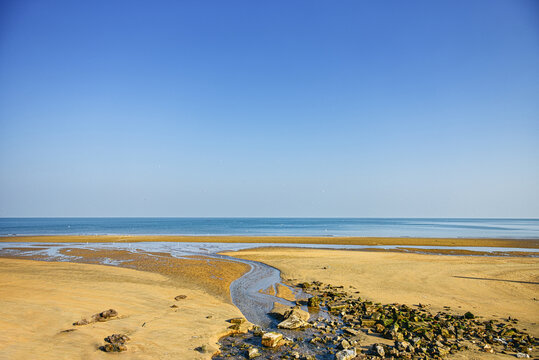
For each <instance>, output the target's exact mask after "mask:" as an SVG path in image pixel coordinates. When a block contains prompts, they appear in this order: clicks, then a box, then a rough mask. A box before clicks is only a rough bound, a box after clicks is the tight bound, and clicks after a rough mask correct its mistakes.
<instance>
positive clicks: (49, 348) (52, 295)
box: [0, 259, 241, 360]
mask: <svg viewBox="0 0 539 360" xmlns="http://www.w3.org/2000/svg"><path fill="white" fill-rule="evenodd" d="M180 294H184V295H187V298H186V299H185V300H180V301H175V300H174V297H175V296H176V295H180ZM173 304H176V305H177V306H178V308H177V309H173V308H170V306H171V305H173ZM109 308H113V309H115V310H117V311H118V313H119V315H120V319H117V320H112V321H108V322H103V323H95V324H90V325H85V326H77V327H75V326H73V325H72V323H73V322H74V321H77V320H79V319H81V318H83V317H90V316H91V315H92V314H95V313H97V312H100V311H103V310H106V309H109ZM207 316H212V318H211V319H208V318H206V317H207ZM238 316H241V313H240V311H239V310H238V309H237V308H236V307H234V306H233V305H231V304H230V303H228V302H225V301H223V300H220V299H218V298H216V297H214V296H211V295H209V294H207V293H206V292H204V291H202V290H196V289H192V288H182V287H181V286H179V284H178V281H175V280H171V279H170V278H169V277H166V276H163V275H160V274H156V273H150V272H143V271H137V270H132V269H125V268H118V267H111V266H102V265H88V264H73V263H53V262H39V261H31V260H14V259H0V329H1V332H0V359H55V360H57V359H111V358H117V357H121V358H125V359H208V358H210V356H211V352H210V353H206V354H200V353H199V352H196V351H194V348H196V347H198V346H201V345H207V346H208V347H209V349H210V350H216V349H217V345H216V342H217V340H218V337H219V335H220V334H222V333H223V331H224V329H226V328H227V326H228V325H230V324H228V323H226V321H225V320H227V319H229V318H232V317H238ZM143 324H145V325H144V326H142V325H143ZM72 328H75V329H76V330H75V331H73V332H68V333H60V332H61V331H62V330H66V329H72ZM113 333H126V334H128V335H129V336H130V337H131V341H130V342H129V343H128V344H127V346H128V351H127V352H126V353H122V354H119V355H114V354H107V353H103V352H101V351H99V350H98V346H100V345H102V344H104V342H103V338H104V337H106V336H108V335H111V334H113Z"/></svg>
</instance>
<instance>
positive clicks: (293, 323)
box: [277, 314, 311, 330]
mask: <svg viewBox="0 0 539 360" xmlns="http://www.w3.org/2000/svg"><path fill="white" fill-rule="evenodd" d="M310 325H311V324H309V323H308V322H307V321H305V320H303V319H300V318H299V317H297V316H296V315H295V314H294V315H291V316H290V317H288V318H286V319H285V320H283V321H281V322H280V323H279V324H278V325H277V327H278V328H279V329H289V330H294V329H299V328H304V327H308V326H310Z"/></svg>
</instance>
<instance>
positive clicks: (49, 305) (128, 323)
mask: <svg viewBox="0 0 539 360" xmlns="http://www.w3.org/2000/svg"><path fill="white" fill-rule="evenodd" d="M68 238H69V241H67V240H68V239H66V238H64V237H62V238H61V239H60V240H61V241H63V242H73V240H74V239H73V237H68ZM85 238H88V237H80V238H79V240H80V241H85V240H83V239H85ZM92 238H93V240H94V241H95V242H107V241H118V238H111V237H92ZM38 239H40V242H43V243H45V241H43V237H38ZM53 239H54V238H48V239H47V241H50V242H52V241H53ZM157 239H162V237H156V238H155V241H158V240H157ZM220 239H221V238H217V239H214V241H217V240H220ZM234 239H235V240H237V238H233V239H232V238H231V239H229V240H230V241H232V240H234ZM305 239H307V238H305ZM309 239H310V238H309ZM4 240H5V239H4ZM138 240H140V241H143V240H145V239H142V238H140V239H138ZM189 240H190V241H191V240H192V239H191V237H189ZM284 240H286V239H281V241H284ZM315 240H316V241H320V242H323V241H327V240H328V239H326V238H322V239H315ZM417 240H418V241H417V242H415V243H414V242H413V241H412V243H413V244H415V245H418V244H425V243H428V244H432V242H427V240H425V239H417ZM177 241H179V240H177ZM294 241H297V238H295V239H294ZM305 241H307V240H305ZM309 241H311V240H309ZM348 241H352V240H350V239H349V240H348ZM354 241H358V240H357V239H356V240H354ZM361 241H367V242H373V243H374V242H376V243H380V242H381V241H382V240H380V239H379V238H378V239H376V240H374V239H369V240H365V239H363V240H361ZM384 241H386V242H387V243H392V242H393V243H400V242H402V241H403V240H402V239H386V240H384ZM450 241H456V242H459V241H460V243H461V244H462V243H464V242H465V241H468V243H469V242H470V241H471V240H460V239H458V240H447V239H441V240H437V241H435V242H436V243H438V244H440V243H443V244H447V243H448V242H450ZM505 242H507V241H505V240H500V244H501V243H505ZM494 243H496V241H495V242H494ZM527 244H529V245H530V246H536V243H535V242H534V241H529V240H528V241H527ZM29 245H30V244H29ZM51 245H54V244H51ZM410 245H411V244H410ZM412 246H413V245H412ZM491 246H492V245H491ZM494 246H495V245H494ZM504 246H506V245H505V244H504ZM21 249H22V250H25V247H23V248H21ZM28 249H35V247H28ZM61 252H62V253H63V254H65V255H70V256H77V260H76V261H77V262H80V263H66V262H42V261H35V260H27V259H32V258H35V256H25V255H24V252H23V253H21V254H19V255H18V256H17V259H15V258H10V259H8V258H3V259H0V285H1V286H0V309H1V310H0V314H1V318H2V320H1V324H2V327H3V329H4V334H5V336H4V337H3V338H2V339H1V340H0V358H6V359H26V358H31V357H36V356H38V355H39V357H40V358H43V359H49V358H50V359H73V358H75V359H77V358H80V359H87V358H96V359H101V358H108V357H110V356H111V355H109V354H106V353H104V352H102V351H100V350H99V349H98V348H99V346H101V345H103V344H104V342H103V339H104V338H105V337H106V336H108V335H111V334H113V333H124V334H127V335H128V336H129V337H130V338H131V341H130V342H129V343H128V352H126V354H128V357H129V358H134V359H139V358H140V359H143V358H144V359H146V358H162V359H168V358H182V359H208V358H210V357H211V355H212V354H213V353H214V352H215V351H217V350H218V348H219V344H218V343H217V341H218V339H219V338H220V336H222V335H224V334H226V333H227V332H229V330H228V326H230V323H228V322H226V320H227V319H230V318H233V317H239V316H242V314H241V312H240V311H239V310H238V308H236V307H235V306H234V305H232V303H231V301H230V293H229V288H230V283H231V282H232V281H233V280H235V279H237V278H239V277H240V276H241V275H242V274H244V273H245V272H246V271H247V270H248V266H247V265H245V264H240V263H236V262H231V261H223V260H218V259H211V258H205V257H196V256H195V257H189V258H186V259H178V258H173V257H171V256H170V255H169V254H166V253H144V252H137V253H130V252H127V251H123V250H95V249H93V250H88V249H81V248H68V249H63V250H62V251H61ZM225 255H229V256H232V257H237V258H242V259H248V260H254V261H258V262H262V263H264V264H267V265H270V266H273V267H275V268H277V269H279V270H281V272H282V278H283V279H285V280H287V282H288V284H290V285H296V284H298V283H301V282H312V281H321V282H324V283H328V284H331V285H334V286H343V287H344V289H346V291H349V292H351V293H355V292H359V295H360V296H361V297H362V298H365V299H369V300H372V301H374V302H380V303H384V304H391V303H400V304H408V305H410V306H412V305H414V304H419V303H421V304H424V305H428V306H429V309H431V310H432V311H433V312H436V311H440V310H442V309H444V307H447V306H449V307H450V311H451V312H453V313H455V314H461V315H462V314H463V313H465V312H466V311H471V312H473V313H474V314H475V315H477V316H480V317H481V318H482V319H495V320H502V319H507V318H508V317H509V316H510V317H512V318H517V319H518V320H519V322H518V325H517V326H518V327H519V328H520V329H521V330H525V331H527V332H528V333H530V334H531V335H533V336H538V335H539V327H538V325H537V323H538V322H539V305H538V300H537V299H536V298H537V290H538V285H539V267H538V261H539V260H538V259H537V258H534V257H513V256H509V257H494V256H489V257H484V256H447V255H432V254H414V253H399V252H383V251H376V252H369V251H344V250H326V249H305V248H279V247H271V248H258V249H250V250H242V251H234V252H226V253H225ZM4 257H5V255H4ZM21 257H22V258H23V259H26V260H21V259H20V258H21ZM105 257H106V258H108V259H114V260H116V261H122V263H118V264H117V265H119V266H104V265H98V264H100V263H101V262H102V261H103V259H104V258H105ZM37 259H38V260H39V258H37ZM268 291H269V292H272V291H274V290H272V289H269V290H268ZM275 294H276V295H277V296H280V297H282V298H285V299H289V300H293V299H294V296H293V295H292V293H291V292H290V291H289V290H288V288H285V287H282V286H276V289H275ZM177 295H186V296H187V297H186V299H183V300H180V301H176V300H175V299H174V298H175V296H177ZM173 305H176V306H177V308H171V306H173ZM109 308H113V309H115V310H117V311H118V313H119V317H118V318H117V319H114V320H111V321H108V322H103V323H94V324H89V325H85V326H73V325H72V324H73V322H75V321H78V320H80V319H81V318H83V317H89V316H91V315H92V314H95V313H98V312H100V311H103V310H106V309H109ZM445 309H446V310H447V308H445ZM69 329H75V331H69V332H62V331H64V330H69ZM199 346H205V349H206V352H204V353H201V352H199V351H197V350H195V349H196V348H197V347H199ZM121 356H124V355H123V354H122V355H121ZM501 357H503V355H500V354H485V353H479V352H477V351H475V352H474V351H471V352H466V353H460V354H458V355H454V356H453V358H455V359H464V358H477V359H488V358H501Z"/></svg>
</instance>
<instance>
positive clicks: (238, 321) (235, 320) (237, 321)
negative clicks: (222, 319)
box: [228, 317, 245, 324]
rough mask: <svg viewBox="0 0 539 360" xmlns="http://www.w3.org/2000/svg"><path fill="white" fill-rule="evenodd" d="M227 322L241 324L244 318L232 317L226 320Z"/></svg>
mask: <svg viewBox="0 0 539 360" xmlns="http://www.w3.org/2000/svg"><path fill="white" fill-rule="evenodd" d="M228 322H229V323H232V324H243V323H244V322H245V319H244V318H241V317H239V318H233V319H230V320H228Z"/></svg>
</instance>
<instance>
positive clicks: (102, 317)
mask: <svg viewBox="0 0 539 360" xmlns="http://www.w3.org/2000/svg"><path fill="white" fill-rule="evenodd" d="M116 316H118V312H117V311H116V310H114V309H108V310H105V311H102V312H100V313H98V314H94V315H92V320H93V321H94V322H98V321H99V322H103V321H107V320H110V319H111V318H113V317H116Z"/></svg>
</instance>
